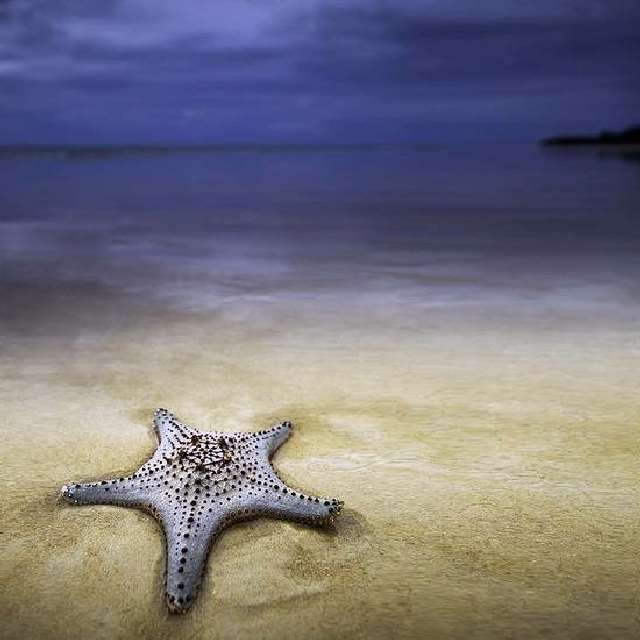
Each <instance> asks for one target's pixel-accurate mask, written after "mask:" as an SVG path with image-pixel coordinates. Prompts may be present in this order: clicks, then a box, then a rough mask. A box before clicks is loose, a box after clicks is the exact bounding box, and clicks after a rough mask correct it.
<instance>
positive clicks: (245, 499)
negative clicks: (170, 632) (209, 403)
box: [62, 409, 342, 613]
mask: <svg viewBox="0 0 640 640" xmlns="http://www.w3.org/2000/svg"><path fill="white" fill-rule="evenodd" d="M154 425H155V429H156V432H157V434H158V439H159V441H160V444H159V446H158V448H157V449H156V451H155V453H154V454H153V456H152V457H151V459H150V460H149V461H148V462H146V463H145V464H143V465H142V467H140V469H138V471H136V472H135V473H134V474H133V475H131V476H129V477H128V478H116V479H113V480H103V481H102V482H98V483H92V484H76V485H71V486H64V487H63V488H62V495H63V497H64V498H65V499H66V500H68V501H69V502H71V503H72V504H112V505H121V506H124V507H138V508H140V509H143V510H145V511H148V512H150V513H151V514H152V515H153V516H154V517H155V518H156V519H157V520H158V521H159V522H160V524H161V525H162V528H163V530H164V532H165V537H166V543H167V581H166V595H167V604H168V606H169V610H170V611H172V612H174V613H184V612H185V611H187V609H189V607H190V606H191V604H192V603H193V601H194V599H195V598H196V596H197V593H198V589H199V586H200V582H201V580H202V573H203V570H204V566H205V562H206V559H207V555H208V552H209V549H210V547H211V543H212V542H213V540H214V538H215V536H216V534H217V533H219V532H220V531H221V530H222V529H223V528H224V527H226V526H228V525H229V524H232V523H233V522H238V521H239V520H247V519H249V518H255V517H259V516H271V517H275V518H282V519H285V520H295V521H298V522H303V523H307V524H312V525H322V524H325V523H327V522H330V521H331V520H332V519H333V518H334V517H335V516H336V515H338V513H340V509H341V506H342V503H341V502H339V501H338V500H336V499H334V498H318V497H315V496H310V495H306V494H303V493H300V492H299V491H294V490H293V489H291V488H290V487H287V486H286V485H285V484H284V483H283V482H282V480H280V478H278V476H277V474H276V472H275V470H274V469H273V467H272V466H271V462H270V459H271V456H272V455H273V452H274V451H275V450H276V449H277V448H278V447H279V446H280V445H281V444H282V443H283V442H284V441H285V440H286V439H287V438H288V437H289V435H290V434H291V429H292V425H291V423H290V422H282V423H280V424H277V425H275V426H273V427H272V428H270V429H268V430H265V431H258V432H257V433H248V432H234V433H228V432H221V431H210V432H202V431H198V430H196V429H194V428H192V427H188V426H186V425H184V424H182V423H181V422H178V420H176V418H175V417H174V416H173V415H172V414H170V413H168V412H167V411H166V409H158V410H157V411H156V413H155V417H154Z"/></svg>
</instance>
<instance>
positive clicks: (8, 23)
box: [0, 0, 640, 141]
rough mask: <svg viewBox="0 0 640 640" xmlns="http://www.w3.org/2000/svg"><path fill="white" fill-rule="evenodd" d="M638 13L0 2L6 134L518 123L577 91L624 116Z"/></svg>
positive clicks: (192, 136)
mask: <svg viewBox="0 0 640 640" xmlns="http://www.w3.org/2000/svg"><path fill="white" fill-rule="evenodd" d="M639 18H640V6H639V5H637V3H635V2H625V1H616V0H613V1H611V2H600V1H596V0H584V1H582V2H577V1H576V2H570V1H566V0H565V1H559V0H553V1H551V0H542V1H539V2H537V3H522V2H520V1H518V0H510V1H507V0H499V1H494V2H487V3H478V2H475V1H474V2H471V0H458V1H457V2H446V1H445V0H432V1H430V2H428V1H425V0H420V1H418V0H395V1H394V2H383V1H378V2H374V1H372V0H366V1H365V0H351V1H348V0H342V1H341V2H331V1H329V0H325V1H324V2H320V1H315V0H308V1H306V2H300V1H299V0H261V1H260V2H257V1H248V0H245V1H242V0H233V1H232V0H217V1H216V2H214V3H212V2H210V1H206V0H191V1H190V2H187V3H177V2H175V1H174V0H156V1H152V0H106V1H104V2H101V3H86V2H81V1H79V0H65V1H61V2H56V3H49V2H43V1H42V0H3V1H2V2H0V109H2V114H0V115H4V117H3V118H0V140H3V139H4V140H5V141H16V140H18V139H19V138H22V139H24V138H25V136H26V137H29V136H31V137H32V136H34V135H38V136H44V137H45V138H47V139H49V140H62V139H71V138H82V139H89V138H92V137H93V138H94V139H95V141H105V140H107V141H108V140H110V139H112V138H113V137H114V136H116V137H118V138H119V140H127V139H140V141H151V140H161V139H164V140H169V139H178V138H180V139H185V140H186V138H188V139H189V140H188V141H199V140H203V139H206V140H212V139H214V140H218V139H223V140H227V139H229V140H230V139H239V140H242V139H258V140H259V139H262V138H265V139H266V138H269V137H270V136H273V135H284V136H285V137H290V138H292V139H293V138H294V137H296V136H298V137H300V138H304V139H316V138H322V139H330V138H332V137H333V138H339V139H342V138H343V137H344V136H345V135H348V132H349V131H350V132H351V134H352V135H353V136H354V137H357V138H358V139H360V138H362V137H363V136H365V137H366V136H368V137H370V138H376V137H377V138H380V139H396V138H399V137H400V138H402V137H405V138H406V137H411V136H420V135H427V136H428V135H430V132H431V131H433V130H434V128H436V127H437V125H438V123H441V122H443V121H445V122H451V123H453V122H455V121H459V122H460V123H461V124H472V123H473V122H474V121H478V122H479V123H481V122H483V121H484V122H495V123H499V122H500V120H501V119H502V120H503V121H505V122H506V123H507V124H510V125H511V127H512V128H514V127H515V128H517V126H518V125H520V126H521V128H522V129H523V130H524V131H526V130H529V129H531V127H539V128H542V127H545V126H546V127H549V128H552V127H558V126H562V124H563V123H564V122H569V121H570V120H571V118H570V115H571V114H568V113H566V111H567V109H571V108H572V105H576V106H577V105H581V104H584V101H585V100H588V101H591V102H593V104H594V105H595V107H596V108H595V109H594V111H593V113H591V114H590V115H589V118H587V117H586V114H584V113H582V114H581V116H580V117H581V118H582V120H583V121H584V124H585V125H588V124H589V123H590V122H593V123H594V124H595V122H596V121H597V120H599V121H602V123H603V124H605V122H604V120H605V119H606V118H607V116H608V117H609V118H611V119H612V120H614V121H616V120H620V121H621V120H623V119H624V118H626V117H631V114H632V113H633V111H634V110H635V109H637V107H638V106H639V105H640V96H638V92H637V90H636V89H635V87H636V84H635V82H634V81H633V77H634V73H635V69H634V63H635V60H637V59H638V58H639V57H640V36H639V35H638V34H637V33H636V31H637V30H635V29H634V28H633V25H634V23H637V19H639ZM554 105H555V107H554ZM185 114H192V115H190V116H189V115H185ZM194 114H197V116H196V115H194ZM578 120H580V118H578ZM612 124H613V125H615V124H616V122H613V123H612ZM598 126H599V125H598ZM10 138H13V139H11V140H9V139H10Z"/></svg>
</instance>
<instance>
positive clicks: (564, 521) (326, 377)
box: [0, 282, 640, 640]
mask: <svg viewBox="0 0 640 640" xmlns="http://www.w3.org/2000/svg"><path fill="white" fill-rule="evenodd" d="M538 284H540V283H538ZM543 284H544V283H543ZM547 284H548V283H547ZM438 286H440V287H444V288H445V289H446V288H447V287H452V286H453V289H454V290H455V285H451V283H448V284H442V283H440V284H439V285H438ZM497 291H498V293H500V295H499V296H497V297H496V296H494V297H492V296H489V295H482V296H477V297H476V298H474V297H473V296H468V295H467V296H466V297H464V298H455V297H454V299H453V300H452V301H451V302H449V303H447V304H434V305H430V304H424V303H423V301H421V300H419V299H415V298H412V297H411V296H409V295H408V294H407V293H406V292H403V291H402V290H398V291H396V292H395V300H394V301H393V302H389V300H387V299H386V298H384V296H383V297H380V296H377V297H376V296H373V295H366V292H364V293H362V294H361V295H358V294H357V293H356V292H354V291H351V293H350V295H346V294H345V295H341V294H337V293H336V294H335V295H320V294H318V295H316V296H304V295H294V296H287V295H285V293H283V292H282V291H281V292H280V293H279V294H277V295H273V296H264V297H262V298H260V297H257V298H251V297H249V296H244V297H242V296H241V297H238V298H237V299H228V300H227V301H226V303H225V304H224V305H222V306H220V307H217V308H215V309H211V308H197V307H193V306H191V307H190V306H188V305H183V306H182V307H181V306H180V305H179V304H175V305H170V304H167V303H166V300H163V299H162V296H155V297H154V296H148V297H144V296H139V295H135V294H130V293H127V292H124V291H123V290H120V289H116V288H109V287H108V286H106V285H101V284H91V283H88V284H87V283H85V284H82V285H81V284H72V283H71V284H70V283H67V284H62V283H59V282H58V283H50V284H48V285H47V286H41V287H38V286H35V285H27V284H25V283H19V284H16V285H11V284H6V285H5V286H4V289H3V292H2V293H3V299H4V301H5V304H4V306H3V309H2V312H1V314H2V315H1V320H2V325H1V326H2V353H1V357H2V364H1V367H2V369H1V370H2V387H1V396H2V407H3V427H2V437H3V446H2V451H1V457H2V461H1V466H0V473H1V474H2V485H3V487H4V489H3V494H4V496H3V500H2V503H1V505H2V506H1V508H2V517H1V520H2V534H1V537H0V540H2V546H3V552H2V554H1V556H0V575H1V576H2V579H1V581H0V591H1V597H0V616H1V619H2V631H1V633H0V635H1V637H2V638H6V639H7V640H8V639H10V638H11V639H13V638H15V639H17V638H25V637H28V638H34V639H36V638H60V639H62V638H69V639H71V638H89V637H91V638H131V637H140V638H158V639H160V638H201V637H206V638H229V637H235V638H244V637H247V638H248V637H254V638H282V637H305V638H365V637H366V638H388V637H407V638H426V637H428V638H460V639H462V638H465V639H468V638H481V639H483V638H487V639H488V638H519V639H521V638H558V639H561V638H562V639H565V638H580V639H586V638H594V639H596V638H598V639H600V638H605V637H606V638H634V637H638V634H639V633H640V616H639V613H638V611H639V610H638V587H639V583H638V580H639V578H638V576H640V562H639V560H638V557H639V556H638V544H639V540H640V530H639V529H640V492H639V490H638V482H637V478H638V453H639V450H638V425H640V409H639V406H640V405H639V404H638V395H637V390H638V388H639V386H640V368H639V367H638V357H639V356H640V333H639V331H638V327H639V326H640V325H639V323H638V321H639V319H640V303H639V301H638V298H637V291H636V292H635V297H634V291H633V289H632V288H630V287H626V288H625V287H619V288H605V289H596V290H590V289H588V288H584V287H582V288H581V287H575V288H573V289H571V288H566V289H559V290H558V289H553V288H549V287H547V286H538V287H533V286H530V287H525V288H523V289H522V290H520V291H514V290H511V289H505V290H501V289H500V287H498V288H497ZM157 406H166V407H168V408H170V409H171V410H172V411H173V412H174V413H176V414H177V415H178V416H180V417H181V418H182V419H184V420H185V421H186V422H189V423H193V424H195V425H198V426H200V427H202V428H206V427H208V426H209V427H211V428H214V427H215V428H228V429H237V428H246V429H255V428H258V427H260V426H261V425H264V424H267V423H269V422H270V421H271V420H273V419H275V418H282V419H284V418H288V419H291V420H293V421H294V422H295V424H296V427H297V428H296V431H295V434H294V436H293V437H292V439H291V440H290V441H289V442H288V443H287V444H286V445H285V446H284V447H283V448H282V449H281V450H280V451H279V452H278V453H277V455H276V458H275V465H276V467H277V468H278V470H279V471H280V472H281V474H282V476H283V478H285V479H286V480H287V481H288V482H289V483H290V484H292V485H293V486H296V487H299V488H300V489H302V490H304V491H308V492H316V493H321V494H329V495H337V496H339V497H340V498H342V499H343V500H344V501H345V507H346V508H345V511H344V512H343V515H342V516H341V517H340V518H339V519H338V521H337V522H336V525H335V528H334V529H332V530H327V531H318V530H313V529H307V528H305V527H303V526H298V525H295V524H289V523H285V522H277V521H268V520H258V521H255V522H251V523H247V524H243V525H237V526H235V527H233V528H231V529H230V530H228V531H227V532H225V533H224V534H223V535H222V537H221V538H220V539H219V540H218V542H217V544H216V545H215V547H214V549H213V551H212V554H211V556H210V559H209V563H208V570H207V573H206V577H205V580H204V584H203V589H202V591H201V594H200V597H199V599H198V601H197V603H196V604H195V606H194V608H193V610H192V611H191V613H190V614H189V615H187V616H184V617H172V616H170V615H169V614H168V613H167V611H166V609H165V605H164V601H163V596H162V594H163V590H162V580H163V566H164V550H163V539H162V536H161V535H160V531H159V529H158V527H157V525H156V524H155V522H154V521H153V520H152V519H151V518H150V517H149V516H147V515H144V514H142V513H139V512H137V511H135V510H127V509H122V508H115V507H106V506H103V507H83V508H74V507H69V506H66V505H63V504H61V503H59V502H58V501H57V492H58V489H59V487H60V486H61V485H63V484H65V483H68V482H70V481H80V480H89V479H97V478H101V477H103V476H118V475H121V474H123V473H126V472H128V471H130V470H132V469H134V468H136V467H137V465H139V464H141V463H142V462H143V461H144V460H145V459H146V457H147V456H148V455H149V454H150V453H151V452H152V450H153V449H154V446H155V440H154V435H153V432H152V430H151V427H150V419H151V414H152V411H153V409H154V408H155V407H157Z"/></svg>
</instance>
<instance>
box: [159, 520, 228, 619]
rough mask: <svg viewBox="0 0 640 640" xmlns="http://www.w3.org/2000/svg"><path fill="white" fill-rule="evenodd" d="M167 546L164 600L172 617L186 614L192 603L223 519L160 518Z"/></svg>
mask: <svg viewBox="0 0 640 640" xmlns="http://www.w3.org/2000/svg"><path fill="white" fill-rule="evenodd" d="M157 517H158V519H159V520H160V521H161V522H162V525H163V528H164V531H165V538H166V543H167V573H166V598H167V606H168V607H169V610H170V611H171V612H172V613H185V612H186V611H187V610H188V609H189V608H190V607H191V605H192V604H193V602H194V601H195V599H196V597H197V595H198V591H199V589H200V583H201V582H202V575H203V573H204V568H205V563H206V561H207V557H208V555H209V550H210V548H211V544H212V542H213V540H214V539H215V536H216V534H217V533H218V532H219V531H220V529H221V528H222V526H223V523H222V520H223V517H222V515H218V514H216V516H215V517H211V516H209V517H208V518H202V517H198V516H197V515H195V516H190V517H189V518H190V519H191V520H192V522H189V521H188V519H189V518H187V517H184V514H183V516H178V515H176V514H174V513H173V512H172V513H168V512H164V513H161V514H159V515H158V516H157Z"/></svg>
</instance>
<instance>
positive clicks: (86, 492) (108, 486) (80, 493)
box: [61, 478, 147, 507]
mask: <svg viewBox="0 0 640 640" xmlns="http://www.w3.org/2000/svg"><path fill="white" fill-rule="evenodd" d="M61 495H62V497H63V498H64V499H65V500H66V501H67V502H70V503H71V504H79V505H83V504H114V505H122V506H132V507H133V506H144V504H145V502H146V500H147V492H146V491H145V490H144V488H143V487H142V486H140V484H139V483H138V482H137V481H136V479H135V478H114V479H112V480H102V481H101V482H93V483H89V484H72V485H65V486H64V487H62V490H61Z"/></svg>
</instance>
